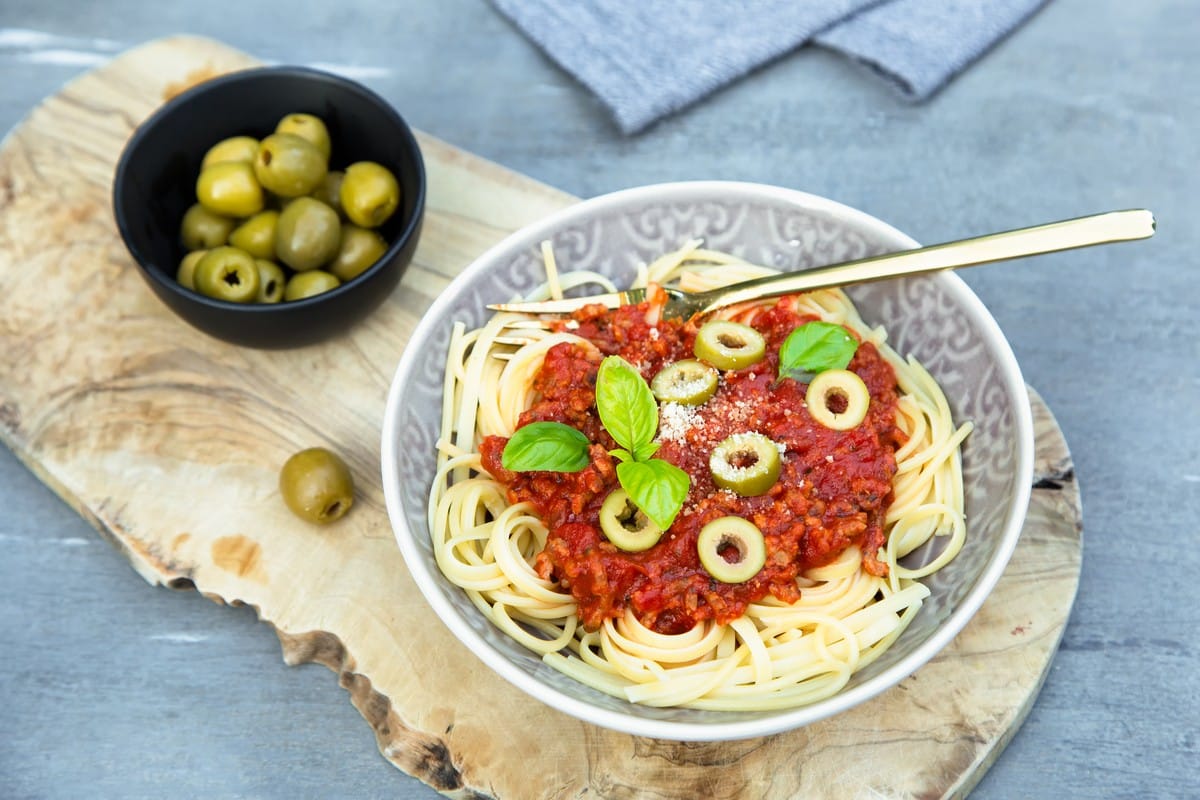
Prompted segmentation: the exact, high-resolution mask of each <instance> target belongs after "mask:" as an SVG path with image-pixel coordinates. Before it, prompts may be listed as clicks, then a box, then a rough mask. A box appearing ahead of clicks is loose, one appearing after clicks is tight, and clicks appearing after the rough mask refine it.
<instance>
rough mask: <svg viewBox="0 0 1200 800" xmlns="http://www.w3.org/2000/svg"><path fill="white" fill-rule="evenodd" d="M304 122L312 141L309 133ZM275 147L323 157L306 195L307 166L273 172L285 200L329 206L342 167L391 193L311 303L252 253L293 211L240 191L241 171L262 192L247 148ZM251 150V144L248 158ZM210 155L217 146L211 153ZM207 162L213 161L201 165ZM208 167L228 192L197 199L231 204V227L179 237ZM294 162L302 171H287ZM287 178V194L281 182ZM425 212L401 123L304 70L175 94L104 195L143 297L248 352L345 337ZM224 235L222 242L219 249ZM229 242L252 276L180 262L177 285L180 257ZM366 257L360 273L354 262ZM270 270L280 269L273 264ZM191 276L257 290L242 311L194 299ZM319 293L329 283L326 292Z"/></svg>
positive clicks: (394, 280)
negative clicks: (383, 179)
mask: <svg viewBox="0 0 1200 800" xmlns="http://www.w3.org/2000/svg"><path fill="white" fill-rule="evenodd" d="M285 118H287V119H288V122H287V123H284V122H283V121H284V119H285ZM314 119H315V120H317V121H319V122H320V123H321V125H322V126H323V127H324V129H325V130H324V131H321V130H319V128H317V127H316V126H315V125H314V123H313V120H314ZM281 126H282V130H279V129H280V128H281ZM276 135H278V136H280V137H281V138H282V137H284V136H286V137H295V138H298V139H301V140H303V141H304V144H303V145H296V143H295V142H294V141H292V139H291V138H287V139H284V145H286V146H292V145H295V147H294V148H293V149H292V150H291V151H289V152H288V153H285V156H286V157H287V158H289V159H293V157H294V156H296V153H301V152H303V153H308V152H309V149H308V145H311V146H312V148H313V149H316V150H317V151H318V152H320V150H321V148H323V147H329V155H328V161H327V164H328V171H327V172H326V174H325V179H324V180H322V181H320V182H319V184H320V185H317V186H310V185H309V184H310V183H311V179H310V180H305V176H304V175H303V174H302V173H303V172H304V170H305V169H306V167H304V166H303V164H304V163H307V162H306V161H305V158H306V156H303V155H302V156H300V157H298V158H295V159H293V160H292V161H289V162H288V163H290V164H293V169H292V171H291V172H290V173H289V172H288V171H286V170H281V171H280V172H281V175H282V177H280V181H281V186H282V188H283V189H284V190H285V191H295V192H297V194H304V195H305V196H308V195H312V196H314V197H318V198H321V197H327V196H329V193H330V192H334V193H336V194H339V195H340V188H341V187H340V186H339V185H338V182H340V181H342V180H344V172H345V170H346V168H347V167H349V166H351V165H353V164H355V163H358V162H371V163H375V164H379V165H381V166H383V167H384V168H386V170H387V171H388V172H389V173H390V174H391V175H393V176H394V178H395V181H396V187H395V188H396V194H395V199H396V207H395V210H394V211H393V212H392V213H391V214H390V215H389V216H388V217H387V219H386V221H385V222H383V223H382V224H381V225H379V226H378V227H377V228H375V229H373V231H374V233H375V234H376V236H375V238H372V239H371V240H370V241H367V240H366V239H364V238H361V237H357V238H355V239H354V242H353V243H354V245H355V247H353V248H351V249H350V251H349V252H347V253H344V254H343V253H340V252H338V251H336V250H335V251H334V252H332V253H330V254H329V255H328V258H327V261H328V264H327V266H324V267H323V268H322V270H321V271H326V270H328V271H329V272H328V274H329V275H330V276H331V277H334V280H335V281H337V285H334V286H333V287H332V288H329V289H327V290H326V291H321V292H318V293H311V292H312V291H313V289H314V288H316V287H315V286H310V287H307V289H306V291H296V292H293V294H292V297H291V298H287V297H285V296H284V294H283V291H282V287H281V286H279V280H278V276H279V275H280V274H282V272H281V273H275V272H274V271H272V270H271V268H270V266H268V263H265V262H269V260H267V259H263V258H262V257H261V254H262V253H263V251H262V250H258V249H257V248H258V247H259V245H260V243H261V242H262V241H263V238H264V237H265V236H266V233H265V230H266V229H269V228H271V227H274V226H278V225H279V223H280V221H282V220H283V219H284V214H285V213H286V211H287V208H288V206H290V205H291V204H292V203H294V202H296V201H295V200H294V199H292V198H289V197H284V198H282V201H280V198H277V197H275V195H274V192H273V191H271V190H266V191H264V193H263V197H262V198H261V205H260V204H259V200H258V198H256V197H254V196H253V194H254V192H253V189H246V186H247V185H248V182H247V180H246V178H247V174H246V173H247V170H248V171H249V174H250V175H252V176H254V177H255V182H256V185H258V186H259V187H261V186H262V185H263V184H262V183H260V182H258V178H257V175H256V174H255V166H256V163H257V162H256V159H257V157H258V155H259V153H258V150H260V149H261V142H263V140H265V139H267V138H268V137H270V136H276ZM227 140H229V141H228V143H226V144H222V143H225V142H226V141H227ZM254 143H259V146H258V147H257V148H255V147H253V145H254ZM218 144H222V146H221V147H220V148H218V147H216V146H217V145H218ZM213 150H217V151H218V152H216V153H215V154H213V153H211V151H213ZM280 152H283V151H280ZM206 156H207V157H208V159H209V161H208V163H207V164H206V165H205V166H206V167H208V168H212V167H214V166H219V165H220V164H222V163H225V164H233V165H236V166H231V167H222V169H220V170H218V171H217V172H216V173H215V175H214V176H213V177H220V178H223V180H224V181H226V182H227V183H226V184H224V185H221V184H217V185H215V186H214V185H206V186H204V187H203V190H204V191H209V192H216V193H218V194H219V193H220V192H222V191H224V194H223V195H220V197H221V199H218V201H217V202H218V203H221V202H225V203H228V204H230V207H231V209H233V210H232V211H231V212H230V214H229V215H230V216H231V217H234V218H235V219H236V225H235V226H234V227H233V229H232V230H229V231H224V228H223V226H221V225H215V226H214V225H213V224H212V222H213V221H212V220H211V219H208V218H206V217H204V216H203V215H201V214H199V213H197V212H195V211H193V212H192V216H191V217H190V218H189V219H188V222H187V225H186V226H185V225H184V219H185V215H186V214H187V213H188V211H189V209H192V207H193V206H195V205H197V192H198V190H200V189H201V188H202V187H201V186H200V185H199V181H198V176H199V175H200V174H201V164H202V162H203V161H204V160H205V158H206ZM273 159H274V156H272V160H273ZM296 163H300V164H301V166H299V167H294V165H295V164H296ZM206 171H207V170H206ZM226 173H227V174H226ZM297 176H299V177H298V178H297ZM289 179H291V180H293V183H291V184H287V183H286V181H287V180H289ZM268 180H271V179H270V178H269V179H268ZM297 180H298V182H296V181H297ZM300 184H304V185H303V186H301V185H300ZM289 186H290V187H291V188H288V187H289ZM229 187H233V188H232V189H231V188H229ZM276 188H280V186H277V187H276ZM301 190H306V191H301ZM385 195H386V191H385ZM384 202H386V200H385V201H384ZM274 203H277V205H274V206H273V205H272V204H274ZM327 204H328V203H327ZM368 205H370V204H368ZM424 207H425V167H424V162H423V160H422V158H421V152H420V148H419V147H418V145H417V142H416V138H415V137H414V136H413V133H412V130H411V129H410V128H409V127H408V125H407V123H406V122H405V121H404V119H403V118H402V117H401V116H400V115H399V114H398V113H397V112H396V110H395V109H394V108H392V107H391V106H390V105H389V104H388V103H387V102H385V101H384V100H383V99H382V98H380V97H379V96H378V95H377V94H375V93H374V92H372V91H370V90H369V89H367V88H365V87H364V86H362V85H360V84H358V83H356V82H354V81H350V80H347V79H345V78H342V77H340V76H336V75H332V74H330V73H326V72H322V71H319V70H313V69H308V68H304V67H263V68H257V69H248V70H243V71H240V72H234V73H230V74H228V75H224V76H221V77H218V78H214V79H211V80H208V81H205V82H204V83H202V84H199V85H197V86H195V87H193V88H191V89H189V90H187V91H185V92H184V93H182V94H180V95H178V96H176V97H175V98H173V99H172V100H170V101H168V102H167V103H165V104H164V105H163V106H162V107H161V108H159V109H158V110H157V111H155V112H154V113H153V114H152V115H151V116H150V117H149V118H148V119H147V120H146V121H145V122H143V123H142V124H141V125H140V126H139V127H138V128H137V130H136V131H134V133H133V136H132V137H131V138H130V140H129V142H128V143H127V145H126V147H125V150H124V152H123V153H122V155H121V158H120V160H119V162H118V164H117V169H116V174H115V177H114V183H113V210H114V214H115V217H116V220H117V227H118V229H119V230H120V232H121V236H122V238H123V239H124V241H125V244H126V246H127V247H128V249H129V251H130V253H131V254H132V255H133V257H134V260H135V261H136V263H137V266H138V268H139V270H140V273H141V275H142V277H143V278H144V279H145V281H146V283H147V284H148V285H149V287H150V288H151V289H152V290H153V291H154V292H155V294H156V295H157V296H158V297H159V298H160V299H161V300H162V301H163V302H164V303H166V304H167V305H168V306H169V307H170V308H171V309H172V310H173V311H174V312H175V313H176V314H178V315H179V316H180V317H182V318H183V319H184V320H185V321H186V322H188V323H189V324H191V325H192V326H194V327H196V328H198V329H200V330H202V331H204V332H206V333H208V334H210V335H212V336H214V337H217V338H219V339H223V340H225V341H229V342H232V343H235V344H239V345H245V346H250V347H259V348H289V347H300V346H304V345H308V344H312V343H314V342H318V341H321V340H324V339H327V338H330V337H332V336H336V335H338V334H340V333H342V332H344V331H347V330H349V329H350V328H351V327H352V326H353V325H354V324H355V323H356V322H358V321H359V320H361V319H362V318H363V317H365V316H366V315H367V314H369V313H370V312H371V311H372V310H374V309H375V308H376V307H377V306H378V305H379V304H380V303H381V302H383V301H384V300H385V299H386V298H387V297H388V296H389V295H390V294H391V292H392V291H393V290H394V289H395V288H396V285H397V284H398V282H399V281H400V278H401V276H402V274H403V272H404V270H405V269H406V268H407V266H408V264H409V263H410V262H411V260H412V256H413V252H414V251H415V250H416V246H417V240H418V238H419V236H420V231H421V223H422V219H423V216H424ZM300 210H303V209H299V210H298V211H297V212H293V213H294V215H295V216H296V217H300V216H301V215H300V214H299V211H300ZM338 211H339V213H341V212H340V209H338ZM268 212H277V213H268ZM289 219H290V218H289ZM347 222H348V224H351V225H353V224H354V223H353V222H351V221H349V219H347ZM288 224H291V223H290V222H289V223H288ZM222 233H224V235H225V237H226V239H225V241H224V242H218V241H217V240H218V239H219V238H220V236H221V234H222ZM185 237H186V238H187V243H186V244H185V241H184V239H185ZM229 237H233V238H234V242H233V243H234V244H237V246H239V249H244V250H245V251H246V252H248V253H249V254H250V255H251V257H252V259H251V260H252V261H253V262H264V263H258V272H257V275H256V276H252V275H251V274H250V270H249V268H248V267H247V266H246V265H245V264H244V263H241V262H239V263H237V264H231V263H228V262H227V261H226V262H223V263H224V268H223V270H215V271H214V267H213V265H212V263H210V264H209V265H208V267H207V268H206V269H205V270H203V271H200V272H199V273H198V272H197V270H198V268H199V266H200V264H201V262H202V261H203V258H202V257H199V258H197V257H193V258H191V259H190V263H189V264H188V266H187V270H186V274H185V270H183V269H182V268H181V267H182V265H183V262H184V257H185V255H187V254H188V252H189V250H195V249H197V248H201V249H204V250H208V251H212V250H216V249H218V248H219V247H224V246H227V245H228V244H230V243H231V242H230V240H229ZM380 242H382V246H383V250H382V253H380V252H379V248H380ZM239 243H240V244H239ZM297 246H299V245H297ZM221 255H222V256H228V253H222V254H221ZM376 255H377V257H376V258H374V260H373V261H371V263H369V264H366V265H365V266H364V259H368V258H371V257H372V256H376ZM322 257H325V256H324V254H323V255H322ZM215 260H216V259H212V260H210V261H215ZM275 266H276V267H277V268H278V267H280V266H283V267H287V265H286V264H282V263H280V264H276V265H275ZM289 269H290V268H289ZM198 274H199V275H200V276H203V278H204V280H205V281H211V280H213V279H214V275H215V279H216V280H221V281H225V286H223V287H221V291H225V290H228V292H229V294H230V295H231V296H235V297H236V298H238V300H241V299H243V298H242V295H243V294H245V295H246V296H249V292H248V290H247V288H246V285H247V284H257V287H258V294H257V295H256V297H255V299H254V301H252V302H238V301H235V300H233V299H230V300H225V299H219V298H216V297H208V296H204V295H203V294H201V293H199V292H197V291H196V290H195V288H189V286H188V284H190V285H191V286H192V287H195V279H196V277H197V275H198ZM205 285H207V286H211V285H212V284H209V283H206V284H205ZM323 285H324V286H329V285H330V284H329V282H328V281H326V282H325V283H324V284H323Z"/></svg>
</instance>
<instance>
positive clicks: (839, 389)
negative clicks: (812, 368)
mask: <svg viewBox="0 0 1200 800" xmlns="http://www.w3.org/2000/svg"><path fill="white" fill-rule="evenodd" d="M804 404H805V405H806V406H808V413H809V414H811V415H812V418H813V419H815V420H816V421H817V422H819V423H821V424H822V425H824V426H825V427H826V428H832V429H833V430H835V431H847V430H850V429H851V428H854V427H857V426H858V425H859V424H860V423H861V422H862V421H863V419H864V418H866V416H867V407H868V406H870V405H871V392H870V391H869V390H868V389H867V385H866V384H865V383H863V379H862V378H860V377H858V375H856V374H854V373H853V372H851V371H850V370H848V369H827V370H825V371H824V372H820V373H817V376H816V377H815V378H813V379H812V383H810V384H809V385H808V391H807V392H806V393H805V395H804Z"/></svg>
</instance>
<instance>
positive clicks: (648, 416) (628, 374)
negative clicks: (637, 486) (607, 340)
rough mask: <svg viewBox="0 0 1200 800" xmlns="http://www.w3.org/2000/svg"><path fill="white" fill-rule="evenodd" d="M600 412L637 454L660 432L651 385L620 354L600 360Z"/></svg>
mask: <svg viewBox="0 0 1200 800" xmlns="http://www.w3.org/2000/svg"><path fill="white" fill-rule="evenodd" d="M596 411H598V412H599V413H600V422H601V423H602V424H603V425H604V428H605V430H607V431H608V433H609V435H610V436H612V437H613V439H615V440H616V442H617V444H619V445H620V446H621V447H623V448H625V449H626V450H628V451H630V452H631V453H635V454H636V453H637V451H638V450H639V449H641V448H642V447H643V446H644V445H646V444H648V443H649V442H650V441H651V440H652V439H654V434H655V433H656V432H657V431H658V403H656V402H655V401H654V395H653V394H652V393H651V392H650V387H649V386H647V385H646V381H645V380H644V379H643V378H642V376H641V373H639V372H638V371H637V370H636V369H634V368H633V365H631V364H630V363H629V362H628V361H626V360H625V359H623V358H621V357H620V356H608V357H607V358H605V359H604V360H603V361H602V362H600V372H599V373H598V374H597V375H596ZM635 457H636V456H635ZM626 491H628V490H626Z"/></svg>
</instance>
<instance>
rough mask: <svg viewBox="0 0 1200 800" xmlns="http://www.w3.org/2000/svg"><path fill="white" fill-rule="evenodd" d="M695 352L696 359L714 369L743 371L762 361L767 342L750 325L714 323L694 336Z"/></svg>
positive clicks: (765, 352) (705, 326)
mask: <svg viewBox="0 0 1200 800" xmlns="http://www.w3.org/2000/svg"><path fill="white" fill-rule="evenodd" d="M694 350H695V353H696V358H698V359H700V360H701V361H706V362H708V363H709V364H712V365H713V366H714V367H716V368H717V369H742V368H743V367H748V366H750V365H751V364H757V363H758V362H759V361H762V359H763V357H764V356H765V355H766V354H767V342H766V340H765V339H763V337H762V334H761V333H759V332H758V331H756V330H754V328H751V327H750V326H749V325H743V324H741V323H740V322H730V321H729V320H724V319H715V320H712V321H710V322H706V323H704V325H702V326H701V327H700V330H699V331H697V332H696V344H695V346H694Z"/></svg>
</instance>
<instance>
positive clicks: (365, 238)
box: [328, 223, 387, 281]
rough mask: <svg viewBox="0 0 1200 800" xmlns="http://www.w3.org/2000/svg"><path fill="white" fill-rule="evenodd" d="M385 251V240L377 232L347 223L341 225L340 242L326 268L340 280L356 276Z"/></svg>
mask: <svg viewBox="0 0 1200 800" xmlns="http://www.w3.org/2000/svg"><path fill="white" fill-rule="evenodd" d="M386 252H387V242H385V241H384V240H383V237H382V236H380V235H379V233H378V232H376V231H373V230H368V229H367V228H360V227H358V226H357V225H352V224H350V223H347V224H345V225H343V226H342V242H341V244H340V245H339V246H338V251H337V253H336V254H335V255H334V257H333V260H332V261H330V262H329V267H328V270H329V272H332V273H333V274H334V275H336V276H337V277H338V280H340V281H348V280H352V279H354V278H357V277H358V276H359V275H361V274H362V273H364V272H365V271H366V270H367V267H369V266H371V265H372V264H374V263H375V262H376V261H378V260H379V259H380V258H381V257H382V256H383V254H384V253H386Z"/></svg>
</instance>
